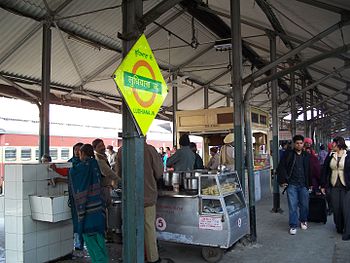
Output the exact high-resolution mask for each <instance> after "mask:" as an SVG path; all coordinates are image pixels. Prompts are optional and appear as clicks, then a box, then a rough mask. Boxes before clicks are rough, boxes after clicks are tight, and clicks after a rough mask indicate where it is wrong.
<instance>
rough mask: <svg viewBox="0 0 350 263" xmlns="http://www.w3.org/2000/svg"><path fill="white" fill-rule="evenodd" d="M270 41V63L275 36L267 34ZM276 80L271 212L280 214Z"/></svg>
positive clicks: (273, 57)
mask: <svg viewBox="0 0 350 263" xmlns="http://www.w3.org/2000/svg"><path fill="white" fill-rule="evenodd" d="M269 39H270V61H271V63H272V62H273V61H275V60H276V35H275V34H273V33H271V34H269ZM276 72H277V68H276V67H274V68H272V69H271V74H275V73H276ZM277 84H278V83H277V79H274V80H273V81H272V82H271V91H272V160H273V169H272V176H273V207H272V212H274V213H278V212H281V211H282V209H281V208H280V188H279V185H278V182H277V173H276V170H277V166H278V161H279V139H278V86H277Z"/></svg>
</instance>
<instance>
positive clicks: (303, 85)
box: [301, 76, 307, 137]
mask: <svg viewBox="0 0 350 263" xmlns="http://www.w3.org/2000/svg"><path fill="white" fill-rule="evenodd" d="M305 86H306V83H305V77H304V76H302V77H301V88H302V89H305ZM306 94H307V92H306V91H304V93H303V110H304V111H305V109H306V108H307V105H306ZM303 117H304V118H303V119H304V137H307V114H306V111H305V112H304V115H303Z"/></svg>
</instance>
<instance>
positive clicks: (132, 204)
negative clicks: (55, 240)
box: [122, 0, 144, 263]
mask: <svg viewBox="0 0 350 263" xmlns="http://www.w3.org/2000/svg"><path fill="white" fill-rule="evenodd" d="M122 13H123V36H124V40H123V57H125V56H126V55H127V53H128V51H129V50H130V49H131V48H132V46H133V44H134V43H135V42H136V40H137V38H138V37H139V36H140V35H141V32H140V31H139V30H138V28H137V24H136V22H137V18H140V17H141V16H142V14H143V3H142V0H123V7H122ZM122 114H123V153H122V154H123V161H122V169H123V170H122V177H123V200H122V201H123V203H122V204H123V252H122V253H123V262H130V263H134V262H138V263H141V262H142V263H143V262H144V211H143V205H144V196H143V194H144V178H143V177H144V165H143V163H144V138H143V137H142V136H140V132H139V131H138V128H137V126H136V125H135V121H134V119H133V117H132V114H131V112H130V110H129V108H128V106H127V105H126V102H125V101H124V100H123V106H122Z"/></svg>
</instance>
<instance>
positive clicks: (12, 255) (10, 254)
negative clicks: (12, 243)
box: [5, 249, 23, 263]
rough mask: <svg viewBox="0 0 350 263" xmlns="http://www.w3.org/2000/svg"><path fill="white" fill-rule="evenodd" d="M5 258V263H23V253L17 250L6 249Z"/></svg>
mask: <svg viewBox="0 0 350 263" xmlns="http://www.w3.org/2000/svg"><path fill="white" fill-rule="evenodd" d="M5 257H6V263H19V262H23V253H22V252H19V251H17V250H11V249H6V251H5Z"/></svg>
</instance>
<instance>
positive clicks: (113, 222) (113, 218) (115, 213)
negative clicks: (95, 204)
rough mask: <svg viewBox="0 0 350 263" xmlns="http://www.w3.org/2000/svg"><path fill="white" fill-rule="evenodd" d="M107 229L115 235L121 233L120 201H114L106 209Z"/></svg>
mask: <svg viewBox="0 0 350 263" xmlns="http://www.w3.org/2000/svg"><path fill="white" fill-rule="evenodd" d="M108 228H109V229H112V231H113V232H115V233H121V232H122V201H121V200H118V201H117V200H115V201H113V202H112V205H111V206H109V208H108Z"/></svg>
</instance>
